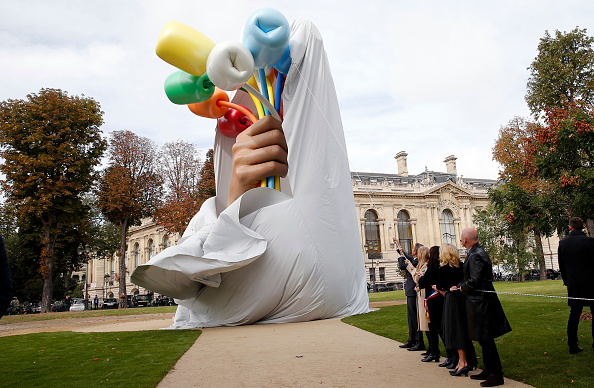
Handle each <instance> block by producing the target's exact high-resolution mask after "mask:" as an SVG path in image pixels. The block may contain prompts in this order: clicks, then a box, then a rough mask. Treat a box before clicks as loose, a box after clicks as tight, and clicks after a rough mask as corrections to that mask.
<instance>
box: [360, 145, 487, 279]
mask: <svg viewBox="0 0 594 388" xmlns="http://www.w3.org/2000/svg"><path fill="white" fill-rule="evenodd" d="M406 157H407V153H406V152H404V151H402V152H399V153H398V154H397V155H396V157H395V159H396V162H397V166H398V174H383V173H362V172H352V173H351V177H352V181H353V192H354V195H355V206H356V210H357V216H358V219H359V225H360V230H361V249H362V250H363V251H364V252H365V253H366V255H365V267H366V268H367V274H368V283H370V284H386V283H396V282H402V281H403V279H402V277H401V276H400V273H399V268H398V260H397V258H398V256H399V255H398V254H397V252H396V246H395V244H394V243H393V240H392V238H393V237H396V238H397V239H398V241H399V242H400V245H401V246H402V247H403V249H404V250H405V251H407V252H408V253H410V252H411V251H412V247H413V246H414V244H415V243H417V242H418V243H421V244H423V245H425V246H428V247H431V246H433V245H441V244H442V243H450V244H453V245H455V246H457V247H458V248H459V249H460V250H461V253H462V254H464V249H463V248H462V246H461V245H460V232H461V231H462V230H463V229H464V228H467V227H470V226H473V223H472V215H473V214H474V212H475V210H481V209H484V208H486V206H487V204H488V202H489V200H488V196H487V190H488V189H489V187H492V186H494V185H495V184H496V181H494V180H490V179H468V178H462V177H461V176H458V172H457V168H456V157H455V156H453V155H452V156H448V157H447V158H446V159H445V160H444V162H445V167H446V172H436V171H428V170H427V169H425V171H423V172H421V173H420V174H418V175H409V174H408V168H407V162H406Z"/></svg>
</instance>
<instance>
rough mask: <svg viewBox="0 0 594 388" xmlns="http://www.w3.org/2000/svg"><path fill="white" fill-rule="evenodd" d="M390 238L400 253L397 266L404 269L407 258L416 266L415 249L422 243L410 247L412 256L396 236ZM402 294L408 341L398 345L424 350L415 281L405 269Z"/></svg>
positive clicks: (414, 349) (413, 349)
mask: <svg viewBox="0 0 594 388" xmlns="http://www.w3.org/2000/svg"><path fill="white" fill-rule="evenodd" d="M392 240H393V241H394V243H395V244H396V246H397V249H396V250H397V251H398V253H399V254H400V257H399V258H398V267H399V268H400V269H403V270H405V271H406V266H407V262H406V261H407V260H409V261H410V262H411V264H412V265H413V266H414V267H416V266H417V263H418V259H417V250H418V249H419V248H420V247H422V246H423V245H422V244H419V243H416V244H415V246H414V248H413V249H412V256H410V255H408V254H407V253H406V252H404V250H403V249H402V247H401V246H400V244H399V243H398V240H397V239H396V237H394V238H393V239H392ZM404 294H405V295H406V315H407V316H408V341H406V343H404V344H402V345H400V347H401V348H408V350H411V351H417V350H425V342H424V341H423V332H422V331H419V324H418V320H417V292H416V291H415V281H414V280H413V278H412V275H411V274H410V272H408V271H406V282H405V284H404Z"/></svg>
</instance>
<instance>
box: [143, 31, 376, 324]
mask: <svg viewBox="0 0 594 388" xmlns="http://www.w3.org/2000/svg"><path fill="white" fill-rule="evenodd" d="M291 30H292V32H291V40H290V49H291V56H292V61H293V62H292V65H291V70H290V71H289V74H288V76H287V80H286V83H285V89H284V92H283V104H284V121H283V130H284V132H285V136H286V138H287V144H288V148H289V173H288V176H287V178H286V179H282V180H281V186H282V191H283V192H278V191H275V190H272V189H268V188H257V189H252V190H250V191H248V192H246V193H245V194H244V195H242V196H241V197H240V198H239V199H238V200H236V201H235V202H234V203H233V204H232V205H231V206H229V207H228V208H226V209H225V206H226V203H227V197H228V191H229V181H230V176H231V149H232V146H233V143H234V142H235V139H230V138H227V137H225V136H223V135H222V134H220V133H219V132H218V131H217V134H216V139H215V173H216V182H217V196H216V197H214V198H211V199H209V200H208V201H206V202H205V203H204V205H203V206H202V208H201V209H200V211H199V212H198V214H196V216H194V218H193V219H192V221H191V222H190V224H189V225H188V228H187V230H186V231H185V233H184V235H183V237H182V238H181V239H180V240H179V242H178V245H177V246H173V247H170V248H167V249H166V250H164V251H163V252H161V253H160V254H158V255H156V256H155V257H153V258H152V259H151V260H150V261H149V262H148V263H146V264H143V265H140V266H139V267H137V268H136V270H134V272H133V273H132V276H131V280H132V282H134V283H136V284H138V285H141V286H143V287H146V288H148V289H151V290H153V291H155V292H159V293H162V294H165V295H168V296H171V297H174V298H176V299H177V300H178V304H179V307H178V310H177V313H176V317H175V323H174V324H173V325H172V328H195V327H213V326H231V325H241V324H250V323H283V322H300V321H309V320H314V319H324V318H332V317H343V316H349V315H354V314H361V313H365V312H368V311H369V307H368V305H369V300H368V297H367V288H366V281H365V268H364V262H363V255H362V252H361V244H360V237H359V230H358V221H357V216H356V214H355V203H354V198H353V191H352V186H351V176H350V169H349V164H348V158H347V154H346V146H345V141H344V133H343V129H342V122H341V119H340V111H339V107H338V101H337V98H336V92H335V89H334V83H333V80H332V76H331V73H330V68H329V65H328V61H327V58H326V54H325V51H324V46H323V42H322V39H321V36H320V33H319V31H318V30H317V28H316V27H315V26H314V25H313V24H311V23H310V22H307V21H304V20H296V21H295V22H293V24H292V28H291ZM233 101H235V102H238V103H240V104H242V105H246V106H248V107H250V108H252V111H255V109H253V103H252V102H251V99H250V98H249V96H247V95H246V94H245V93H243V92H237V93H236V94H235V96H234V98H233Z"/></svg>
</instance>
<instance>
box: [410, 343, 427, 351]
mask: <svg viewBox="0 0 594 388" xmlns="http://www.w3.org/2000/svg"><path fill="white" fill-rule="evenodd" d="M419 350H425V344H420V343H416V344H415V345H414V346H413V347H410V348H408V351H409V352H417V351H419Z"/></svg>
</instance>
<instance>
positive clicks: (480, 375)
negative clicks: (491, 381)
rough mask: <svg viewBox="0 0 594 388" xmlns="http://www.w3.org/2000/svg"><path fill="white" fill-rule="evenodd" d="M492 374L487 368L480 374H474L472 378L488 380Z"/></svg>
mask: <svg viewBox="0 0 594 388" xmlns="http://www.w3.org/2000/svg"><path fill="white" fill-rule="evenodd" d="M490 375H491V373H490V372H489V371H488V370H486V369H485V370H483V371H482V372H481V373H479V374H478V375H472V376H470V378H471V379H473V380H487V379H488V378H489V376H490Z"/></svg>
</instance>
